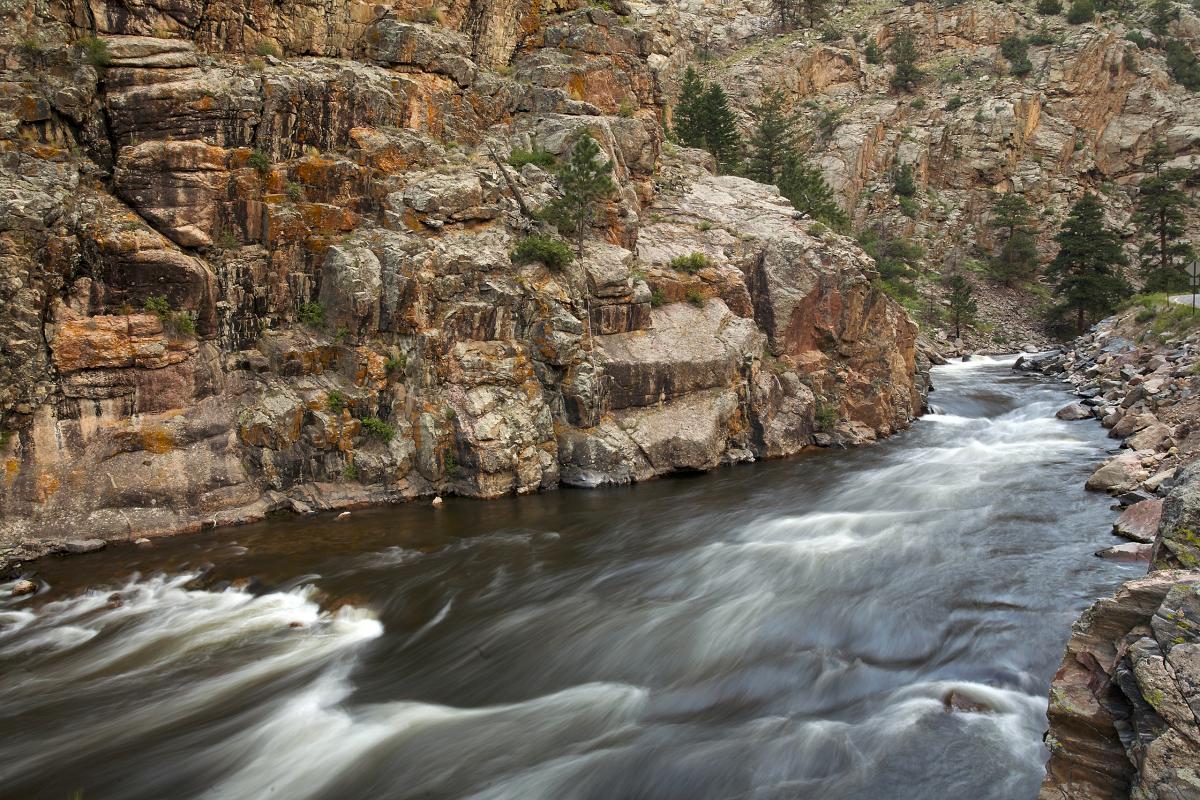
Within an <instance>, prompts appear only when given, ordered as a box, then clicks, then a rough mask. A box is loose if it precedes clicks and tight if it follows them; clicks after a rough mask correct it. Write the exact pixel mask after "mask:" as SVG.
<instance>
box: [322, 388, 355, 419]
mask: <svg viewBox="0 0 1200 800" xmlns="http://www.w3.org/2000/svg"><path fill="white" fill-rule="evenodd" d="M349 405H350V401H349V400H348V399H347V398H346V395H344V394H342V393H341V392H339V391H338V390H337V389H331V390H330V391H329V394H327V395H325V408H327V409H328V410H329V411H332V412H333V413H334V414H340V413H342V411H343V410H345V408H346V407H347V406H349Z"/></svg>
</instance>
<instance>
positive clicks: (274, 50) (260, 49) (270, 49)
mask: <svg viewBox="0 0 1200 800" xmlns="http://www.w3.org/2000/svg"><path fill="white" fill-rule="evenodd" d="M254 52H255V53H256V54H257V55H260V56H263V57H264V58H265V57H267V56H274V57H275V58H279V57H280V56H282V55H283V51H282V50H280V49H279V46H278V45H277V44H275V43H274V42H259V43H258V44H256V45H254Z"/></svg>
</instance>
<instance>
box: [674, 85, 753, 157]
mask: <svg viewBox="0 0 1200 800" xmlns="http://www.w3.org/2000/svg"><path fill="white" fill-rule="evenodd" d="M673 116H674V123H675V125H674V128H673V132H674V134H675V138H677V139H678V140H679V141H680V143H682V144H685V145H687V146H688V147H700V148H703V149H705V150H707V151H708V152H710V153H712V154H713V157H714V158H716V160H717V168H718V169H720V170H721V171H722V172H731V171H733V170H734V169H735V168H736V167H737V166H738V165H739V164H740V162H741V135H740V134H739V133H738V129H737V118H736V117H735V116H734V114H733V110H732V109H731V108H730V107H729V98H728V97H726V95H725V90H724V89H722V88H721V86H720V85H719V84H716V83H706V82H705V81H704V80H703V79H702V78H701V77H700V75H699V74H698V73H697V72H696V70H695V69H693V68H691V67H688V70H687V72H686V73H685V74H684V76H683V86H682V87H681V89H680V92H679V102H678V103H677V104H676V105H675V111H674V114H673Z"/></svg>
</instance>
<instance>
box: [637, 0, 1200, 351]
mask: <svg viewBox="0 0 1200 800" xmlns="http://www.w3.org/2000/svg"><path fill="white" fill-rule="evenodd" d="M673 5H677V6H678V7H680V8H686V9H687V11H685V12H678V13H681V14H682V16H683V17H684V18H685V20H686V21H679V22H674V23H673V26H674V27H675V29H677V30H678V31H680V33H681V36H690V37H692V38H693V39H694V40H696V41H698V42H700V46H699V47H697V48H696V49H697V50H707V54H708V56H709V60H708V61H707V62H706V63H705V64H704V65H703V67H702V70H703V72H704V74H705V77H707V78H709V79H711V80H715V81H717V82H719V83H720V84H721V85H722V86H723V87H724V88H725V90H726V91H727V92H728V94H729V95H730V97H731V99H732V102H733V103H734V105H735V106H736V107H737V108H738V109H739V110H740V111H741V112H742V113H743V114H744V117H743V119H744V120H745V121H746V122H747V123H748V122H749V118H750V115H751V112H752V109H753V107H754V105H755V104H757V103H759V102H760V101H761V99H762V97H763V93H764V91H767V90H771V89H775V88H779V89H781V90H782V91H783V92H784V93H785V96H786V98H787V100H788V103H789V107H790V108H791V109H792V110H794V111H796V112H797V113H798V114H799V118H800V127H801V136H800V140H801V143H802V146H803V147H804V149H805V150H806V153H807V156H808V157H809V159H810V160H811V161H812V162H813V163H814V164H816V165H818V166H819V167H820V168H821V170H822V171H823V173H824V175H825V177H826V180H827V181H828V182H829V184H830V185H831V186H832V187H833V189H834V190H835V192H836V194H837V197H838V199H839V200H840V202H841V204H842V207H843V209H844V210H845V211H846V212H847V213H848V214H849V215H850V216H851V217H852V218H853V220H854V221H855V227H856V229H861V228H864V227H871V228H880V229H884V230H887V231H889V232H890V233H891V234H892V235H901V236H906V237H910V238H911V239H913V240H914V241H916V242H918V243H920V244H921V245H923V246H924V248H925V250H926V253H927V257H926V262H927V263H926V266H927V273H926V274H927V275H928V279H926V278H920V279H918V280H917V281H916V283H917V286H918V289H919V291H920V293H921V295H922V298H921V301H920V302H921V303H923V304H925V305H929V304H930V303H931V302H932V304H933V306H934V307H935V308H936V307H937V306H938V303H940V302H941V301H943V300H944V295H943V293H942V289H941V287H940V285H939V284H940V281H939V280H938V279H939V278H940V276H941V274H942V272H943V271H946V270H950V269H954V268H957V269H960V270H964V271H965V272H966V273H967V274H968V276H969V277H971V279H972V280H973V281H975V282H976V283H977V285H978V290H977V297H978V301H979V315H980V318H981V320H980V321H981V322H982V323H984V324H980V325H978V326H975V327H974V328H971V329H968V332H967V333H966V334H964V335H965V337H966V339H967V341H966V343H965V345H966V346H967V347H986V348H990V349H993V350H997V351H1000V352H1012V351H1013V350H1016V349H1020V347H1021V346H1023V345H1025V344H1026V343H1030V342H1032V343H1035V344H1036V343H1040V346H1045V345H1048V344H1049V341H1048V340H1047V338H1046V335H1045V331H1044V329H1043V326H1042V320H1041V316H1042V315H1041V314H1040V309H1039V306H1041V305H1042V301H1041V299H1039V298H1038V297H1037V296H1036V295H1031V294H1029V293H1027V292H1025V291H1023V290H1021V289H1020V288H1018V287H1011V288H1006V287H1003V286H1000V285H997V284H994V283H992V282H989V281H987V280H986V279H985V278H984V277H983V276H982V275H980V274H979V272H980V271H981V270H980V269H979V268H980V267H981V266H982V262H984V261H986V260H987V258H988V257H989V256H990V255H991V254H992V253H993V252H994V251H995V244H996V242H995V235H994V233H993V231H992V230H991V228H990V226H989V215H990V214H991V209H992V206H993V203H994V197H995V195H996V194H997V193H1005V192H1010V191H1017V192H1020V193H1022V194H1023V196H1024V197H1025V198H1026V199H1027V200H1028V201H1029V202H1030V204H1031V205H1032V206H1033V208H1034V209H1035V210H1036V216H1037V227H1038V234H1039V235H1038V243H1039V250H1040V251H1041V256H1042V259H1043V262H1044V261H1048V260H1049V259H1050V258H1052V257H1053V255H1054V253H1055V252H1056V249H1057V248H1056V245H1055V243H1054V241H1053V235H1054V233H1055V232H1056V231H1057V229H1058V226H1059V223H1060V222H1061V221H1062V219H1063V218H1064V217H1065V215H1066V212H1067V209H1068V208H1069V207H1070V205H1071V204H1072V203H1073V202H1075V201H1076V200H1077V199H1078V198H1079V197H1080V195H1082V194H1083V192H1085V191H1092V192H1097V193H1100V194H1101V195H1102V196H1103V198H1104V202H1105V208H1106V212H1107V216H1108V222H1109V223H1110V224H1111V225H1114V226H1117V227H1127V226H1128V225H1129V222H1130V214H1131V210H1132V200H1133V196H1134V194H1135V190H1136V186H1137V184H1138V183H1139V182H1140V181H1141V180H1142V177H1143V167H1142V162H1143V158H1144V157H1145V155H1146V153H1147V152H1148V150H1149V149H1150V148H1151V146H1152V145H1153V143H1154V142H1155V140H1156V139H1161V140H1162V141H1163V142H1164V143H1165V144H1166V146H1167V148H1168V150H1169V151H1170V154H1171V159H1172V161H1171V164H1172V166H1179V167H1185V168H1187V167H1191V168H1195V166H1196V165H1197V164H1200V148H1198V144H1200V106H1198V105H1197V104H1196V103H1195V102H1194V99H1193V98H1194V95H1193V93H1191V92H1190V91H1188V90H1187V89H1185V88H1184V87H1183V86H1180V85H1179V84H1177V83H1175V82H1173V81H1172V80H1171V78H1170V76H1169V73H1168V71H1167V69H1166V64H1165V60H1164V56H1163V52H1162V50H1161V49H1159V48H1155V47H1146V48H1139V46H1138V45H1137V44H1135V43H1134V42H1133V41H1130V40H1128V39H1127V38H1126V34H1127V33H1134V32H1136V33H1138V34H1140V35H1141V36H1142V37H1144V39H1146V40H1153V39H1155V36H1154V35H1153V34H1151V33H1150V32H1149V31H1148V29H1147V25H1148V22H1149V7H1148V6H1141V7H1134V6H1130V7H1128V8H1126V9H1124V10H1122V11H1121V12H1117V11H1116V10H1115V6H1114V8H1113V10H1110V11H1107V12H1104V13H1101V14H1100V15H1098V16H1097V18H1096V20H1095V22H1093V23H1088V24H1083V25H1069V24H1067V22H1066V20H1065V19H1064V16H1063V15H1058V14H1053V15H1045V14H1041V13H1038V12H1037V11H1036V10H1035V9H1036V3H1035V2H1032V0H1030V1H1029V2H1019V3H1013V2H1003V3H1001V2H992V1H991V0H969V1H968V2H954V3H926V2H916V3H890V4H882V5H881V4H874V3H850V4H843V5H839V6H838V8H837V11H836V13H835V14H833V15H832V16H831V17H830V18H829V19H828V20H827V21H826V22H823V23H820V24H818V25H817V26H815V27H814V28H813V29H801V30H797V31H795V32H792V33H790V34H788V35H785V36H776V37H774V38H771V39H769V40H766V41H764V40H762V39H761V38H759V39H754V40H753V41H749V40H748V37H751V36H753V33H752V32H756V31H764V30H769V29H770V27H771V26H772V24H773V19H772V16H771V15H772V10H771V8H772V4H771V3H769V2H726V3H712V2H709V3H701V2H691V3H686V4H684V3H679V4H664V5H663V6H660V7H659V8H660V9H662V10H660V11H658V12H657V16H658V17H659V18H660V19H664V18H666V17H668V16H670V15H671V13H672V12H671V11H668V10H667V9H671V8H672V6H673ZM1065 5H1069V3H1064V6H1065ZM1174 7H1175V8H1177V10H1178V12H1179V18H1178V19H1177V20H1175V21H1173V22H1172V23H1171V25H1170V35H1171V36H1172V37H1176V38H1179V39H1181V40H1182V41H1184V42H1187V43H1188V44H1189V45H1190V46H1191V47H1192V48H1193V49H1196V47H1197V34H1198V33H1200V18H1198V17H1197V15H1196V12H1195V10H1194V9H1192V8H1191V7H1190V6H1189V5H1188V4H1182V3H1181V4H1178V5H1175V6H1174ZM902 30H908V31H911V32H912V33H913V34H914V36H915V38H916V43H917V50H918V52H919V54H920V59H919V64H918V66H919V67H920V69H921V70H922V71H923V72H924V80H922V81H921V83H920V84H919V86H917V87H916V88H915V90H914V91H913V92H912V93H903V94H898V93H896V92H894V91H892V90H891V88H890V86H889V81H890V79H891V76H892V71H893V67H892V64H891V62H890V59H889V58H888V56H887V52H886V49H887V47H888V46H889V45H890V44H891V42H892V41H893V40H894V39H895V37H896V34H897V33H898V32H900V31H902ZM693 31H694V33H693ZM1014 34H1015V35H1018V36H1021V37H1023V38H1025V39H1026V40H1027V41H1029V40H1030V38H1031V37H1033V39H1032V41H1031V43H1030V47H1029V61H1030V62H1031V64H1032V68H1031V69H1030V70H1029V72H1028V73H1027V74H1024V75H1020V74H1013V71H1012V69H1011V65H1010V63H1009V62H1008V60H1007V59H1006V58H1005V57H1004V56H1003V55H1002V54H1001V48H1000V44H1001V42H1002V41H1003V40H1004V39H1005V38H1006V37H1009V36H1011V35H1014ZM870 45H875V46H877V47H878V48H879V49H880V51H881V52H883V54H884V55H883V58H881V59H879V63H876V64H872V63H869V61H868V58H867V49H868V47H869V46H870ZM671 86H672V88H675V87H676V86H677V84H674V83H672V84H671ZM899 164H910V165H912V166H913V167H914V170H915V176H916V183H917V192H916V193H915V194H914V195H913V196H912V197H911V198H900V197H898V196H897V195H896V194H895V192H893V190H892V189H893V187H892V177H891V174H892V171H893V170H894V169H895V168H896V166H897V165H899ZM902 201H903V204H902ZM1130 245H1131V247H1130V255H1133V252H1132V251H1133V243H1132V242H1130ZM931 324H934V325H936V323H934V322H933V321H932V320H931ZM943 331H945V329H943ZM943 344H944V345H945V344H946V343H944V342H943ZM947 349H952V348H947Z"/></svg>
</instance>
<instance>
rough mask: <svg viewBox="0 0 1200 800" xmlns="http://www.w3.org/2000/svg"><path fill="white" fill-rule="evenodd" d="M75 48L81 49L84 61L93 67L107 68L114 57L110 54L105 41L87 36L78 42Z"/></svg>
mask: <svg viewBox="0 0 1200 800" xmlns="http://www.w3.org/2000/svg"><path fill="white" fill-rule="evenodd" d="M75 46H76V47H78V48H79V52H80V54H81V55H82V56H83V60H84V61H85V62H87V63H88V64H91V65H92V66H93V67H107V66H108V64H109V62H110V61H112V56H111V55H109V53H108V42H106V41H104V40H103V39H97V38H96V37H95V36H85V37H83V38H82V39H80V40H79V41H77V42H76V43H75Z"/></svg>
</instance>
